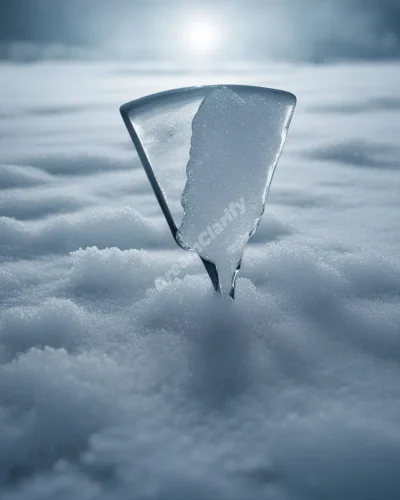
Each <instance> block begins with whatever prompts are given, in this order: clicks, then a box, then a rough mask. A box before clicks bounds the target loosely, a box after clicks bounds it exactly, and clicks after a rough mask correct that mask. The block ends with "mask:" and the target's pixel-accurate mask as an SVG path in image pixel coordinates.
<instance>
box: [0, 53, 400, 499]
mask: <svg viewBox="0 0 400 500" xmlns="http://www.w3.org/2000/svg"><path fill="white" fill-rule="evenodd" d="M123 69H124V68H121V67H119V66H118V65H112V64H105V63H90V62H85V63H82V64H78V63H66V62H65V63H37V64H30V65H23V64H21V65H20V64H3V65H2V66H1V67H0V72H1V79H0V88H1V95H2V110H1V118H0V164H1V165H0V186H1V189H0V216H1V219H0V496H1V497H2V500H3V499H4V500H20V499H38V500H39V499H40V500H46V499H49V500H50V499H53V498H55V497H57V498H60V499H67V498H76V499H87V500H89V499H90V500H91V499H93V500H94V499H96V500H97V499H105V500H106V499H110V500H111V499H116V498H117V499H118V498H120V499H125V498H127V497H129V498H135V499H143V498H149V499H157V500H161V499H165V500H167V499H171V498H173V499H187V498H191V499H197V498H198V499H199V500H200V499H204V498H207V499H218V500H220V499H229V500H232V499H233V500H236V499H237V500H239V499H240V500H242V499H243V498H246V499H249V500H253V499H254V500H258V499H263V498H266V497H268V498H271V499H274V500H275V499H276V500H278V499H279V500H298V499H307V500H310V499H311V500H313V499H315V500H317V499H318V500H319V499H321V498H324V499H328V500H330V499H332V500H333V499H337V498H351V499H352V500H365V499H371V500H372V499H376V498H379V499H380V500H393V498H397V497H398V496H399V492H400V480H399V476H398V470H399V467H400V406H399V399H400V389H399V384H398V380H399V376H400V370H399V361H400V326H399V325H400V307H399V306H400V303H399V302H400V260H399V253H398V249H399V247H400V232H399V227H398V222H397V221H398V212H399V208H400V207H399V204H400V199H399V196H398V193H399V189H400V170H399V168H398V165H399V150H398V137H399V131H400V130H399V126H400V125H399V120H398V107H397V108H396V106H393V107H392V106H390V105H388V102H392V103H396V102H398V101H399V99H400V89H399V86H398V81H399V77H400V66H399V65H398V64H397V63H365V64H337V65H331V66H323V65H318V66H313V65H301V64H297V65H293V66H291V65H276V66H269V67H268V68H266V69H264V70H262V71H261V70H259V71H256V70H254V71H252V72H250V73H247V74H241V73H234V74H223V75H202V76H201V77H200V76H196V75H183V74H179V75H176V74H174V73H165V74H159V75H154V74H152V75H149V74H146V73H140V72H137V71H136V72H135V71H132V72H129V71H125V72H124V71H123ZM221 81H225V82H229V83H245V84H251V85H261V86H268V87H273V88H282V89H288V90H290V91H293V92H294V93H295V94H296V95H297V96H298V102H299V104H298V108H297V110H296V113H295V115H294V118H293V122H292V125H291V129H290V140H289V141H288V142H287V144H286V145H285V150H284V152H283V154H282V157H281V159H280V163H279V167H278V168H277V170H276V173H275V176H274V182H273V187H272V189H271V192H270V195H269V198H268V208H267V210H266V212H265V214H264V216H263V218H262V221H261V223H260V226H259V228H258V231H257V233H256V234H255V235H254V238H252V239H251V240H250V241H249V244H248V245H247V247H246V249H245V253H244V258H243V265H242V270H241V274H240V277H239V278H238V281H237V285H236V298H235V301H232V300H231V299H229V298H225V297H219V296H218V295H217V294H215V292H214V290H213V289H212V286H211V283H210V280H209V278H208V276H207V275H206V273H205V271H204V268H203V267H202V265H201V262H200V260H199V259H194V260H192V261H190V263H189V264H188V265H187V267H186V268H185V269H184V271H182V273H181V275H180V276H179V277H177V278H176V279H174V280H172V281H171V282H170V283H168V284H167V285H166V286H165V287H164V288H163V289H162V290H161V291H159V290H157V289H156V287H155V285H154V282H155V280H156V279H157V278H159V277H162V276H164V275H165V273H166V272H168V271H169V270H170V269H171V266H173V265H174V263H176V262H177V261H178V260H179V259H180V258H181V256H182V254H185V252H183V251H182V249H180V248H178V247H177V246H176V244H175V242H174V241H173V238H172V237H171V234H170V233H169V230H168V228H167V227H166V223H165V220H164V217H163V215H162V213H161V211H160V209H159V207H158V206H157V205H156V201H155V198H154V194H153V193H152V190H151V187H150V185H149V183H148V181H147V179H146V176H145V173H144V171H143V169H142V167H141V165H140V162H139V159H138V158H137V157H136V155H135V153H134V150H133V147H132V144H131V141H130V138H129V136H128V134H127V133H126V130H125V127H124V125H123V123H122V121H121V118H120V116H119V113H118V107H119V105H120V104H121V103H123V102H127V101H129V100H132V99H134V98H136V97H139V96H141V95H145V94H150V93H153V92H156V91H160V90H165V89H168V88H174V87H178V86H189V85H198V84H215V83H220V82H221ZM38 111H39V112H38Z"/></svg>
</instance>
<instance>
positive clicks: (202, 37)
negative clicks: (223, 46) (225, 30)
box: [185, 21, 218, 54]
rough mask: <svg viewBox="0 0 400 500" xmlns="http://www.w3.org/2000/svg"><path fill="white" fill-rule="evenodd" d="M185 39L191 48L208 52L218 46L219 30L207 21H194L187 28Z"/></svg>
mask: <svg viewBox="0 0 400 500" xmlns="http://www.w3.org/2000/svg"><path fill="white" fill-rule="evenodd" d="M185 41H186V42H187V43H188V44H189V47H190V49H191V50H194V51H196V52H198V53H201V54H206V53H207V54H208V53H209V52H211V51H212V50H213V49H215V48H216V45H217V42H218V30H217V29H216V27H215V26H214V25H213V24H211V23H209V22H206V21H192V22H190V23H188V24H187V26H186V29H185Z"/></svg>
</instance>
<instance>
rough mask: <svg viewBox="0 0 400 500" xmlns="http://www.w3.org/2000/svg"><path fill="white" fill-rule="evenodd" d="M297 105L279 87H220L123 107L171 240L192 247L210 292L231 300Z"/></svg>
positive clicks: (184, 91) (166, 95)
mask: <svg viewBox="0 0 400 500" xmlns="http://www.w3.org/2000/svg"><path fill="white" fill-rule="evenodd" d="M295 104H296V98H295V96H294V95H293V94H290V93H289V92H284V91H281V90H275V89H268V88H263V87H250V86H242V85H218V86H204V87H192V88H185V89H178V90H172V91H168V92H162V93H159V94H154V95H152V96H147V97H144V98H141V99H138V100H136V101H132V102H131V103H127V104H125V105H123V106H121V114H122V117H123V119H124V122H125V124H126V126H127V128H128V131H129V133H130V135H131V138H132V140H133V142H134V145H135V147H136V149H137V152H138V154H139V157H140V159H141V161H142V163H143V166H144V168H145V170H146V173H147V175H148V177H149V180H150V182H151V185H152V187H153V190H154V192H155V194H156V197H157V199H158V201H159V204H160V206H161V209H162V211H163V213H164V215H165V217H166V220H167V222H168V224H169V227H170V229H171V232H172V234H173V236H174V238H175V240H176V241H177V243H178V244H179V245H180V246H181V247H182V248H184V249H186V250H191V251H195V252H197V253H198V254H199V256H200V257H201V258H202V260H203V262H204V264H205V266H206V269H207V272H208V274H209V276H210V278H211V280H212V282H213V285H214V287H215V289H216V290H219V291H221V292H222V293H224V294H230V295H231V296H232V297H233V294H234V283H235V276H236V271H237V269H238V267H239V266H240V262H241V259H242V255H243V250H244V247H245V245H246V243H247V241H248V239H249V237H250V236H251V234H253V233H254V231H255V230H256V228H257V225H258V223H259V221H260V218H261V216H262V213H263V211H264V206H265V202H266V198H267V195H268V191H269V187H270V184H271V181H272V177H273V173H274V170H275V167H276V164H277V162H278V159H279V156H280V154H281V152H282V148H283V145H284V142H285V138H286V134H287V130H288V127H289V124H290V120H291V117H292V114H293V111H294V107H295Z"/></svg>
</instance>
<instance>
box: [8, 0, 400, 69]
mask: <svg viewBox="0 0 400 500" xmlns="http://www.w3.org/2000/svg"><path fill="white" fill-rule="evenodd" d="M198 21H200V22H202V23H203V24H205V25H209V26H211V27H212V30H213V40H212V43H210V47H208V48H209V54H208V56H209V57H211V56H212V57H214V58H215V59H225V60H264V59H269V58H284V59H311V60H317V61H323V60H326V59H332V58H340V59H343V58H360V57H362V58H366V57H367V58H376V57H386V58H390V57H397V56H398V55H400V41H399V40H400V35H399V34H400V0H302V1H298V0H280V1H279V0H264V1H263V0H243V1H240V0H231V1H228V0H217V1H213V2H211V1H207V0H206V1H198V2H196V1H182V0H171V1H167V0H147V1H144V0H141V1H139V0H129V1H128V0H113V1H110V0H68V1H67V0H1V3H0V40H1V41H2V42H6V43H9V42H12V41H16V40H18V41H28V42H39V43H60V44H66V45H74V46H82V45H83V46H85V47H90V48H91V49H95V50H97V51H99V52H100V53H106V52H107V51H113V52H114V53H118V54H119V55H121V56H129V57H134V58H139V59H166V60H174V59H181V58H182V57H185V56H189V57H191V56H193V54H189V53H186V52H187V50H188V48H190V47H188V46H187V45H188V44H187V42H188V40H187V37H188V36H189V37H190V30H189V29H188V25H190V23H194V22H198Z"/></svg>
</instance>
